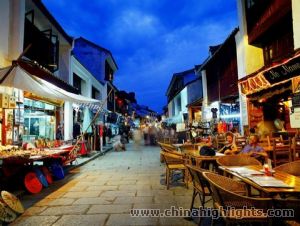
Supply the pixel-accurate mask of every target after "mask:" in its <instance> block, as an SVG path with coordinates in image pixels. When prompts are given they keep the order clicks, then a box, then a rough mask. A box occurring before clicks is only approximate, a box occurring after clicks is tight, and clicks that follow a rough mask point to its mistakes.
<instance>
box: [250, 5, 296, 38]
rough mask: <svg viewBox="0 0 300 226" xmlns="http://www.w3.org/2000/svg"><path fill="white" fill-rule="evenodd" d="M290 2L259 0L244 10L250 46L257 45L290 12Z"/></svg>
mask: <svg viewBox="0 0 300 226" xmlns="http://www.w3.org/2000/svg"><path fill="white" fill-rule="evenodd" d="M291 8H292V4H291V0H260V1H256V2H255V4H254V5H252V6H251V7H250V8H247V9H246V16H247V30H248V38H249V43H250V44H257V43H259V38H260V37H261V36H263V35H264V33H265V32H266V31H267V30H268V29H269V28H270V27H271V26H272V25H274V24H276V23H277V22H278V21H279V20H280V19H282V18H283V17H285V16H286V15H287V13H289V12H290V11H291Z"/></svg>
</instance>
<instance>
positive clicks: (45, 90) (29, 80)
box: [0, 64, 100, 104]
mask: <svg viewBox="0 0 300 226" xmlns="http://www.w3.org/2000/svg"><path fill="white" fill-rule="evenodd" d="M9 70H10V67H7V68H3V69H0V81H2V79H4V80H3V81H2V83H1V84H0V85H2V86H8V87H13V88H18V89H21V90H24V91H27V92H31V93H34V94H36V95H39V96H42V97H46V98H50V99H54V100H59V101H69V102H72V103H94V104H96V103H100V100H95V99H91V98H88V97H84V96H82V95H78V94H74V93H71V92H68V91H65V90H63V89H62V88H59V87H58V86H55V85H53V84H52V83H50V82H47V81H46V80H44V79H41V78H38V77H37V76H35V75H32V74H29V73H28V72H27V71H26V70H25V69H23V68H22V67H21V66H20V65H18V64H17V65H15V66H13V69H12V70H11V71H10V72H9ZM7 72H9V74H8V76H7V77H5V78H4V76H5V75H6V74H7Z"/></svg>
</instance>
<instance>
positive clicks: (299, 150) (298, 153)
mask: <svg viewBox="0 0 300 226" xmlns="http://www.w3.org/2000/svg"><path fill="white" fill-rule="evenodd" d="M292 148H293V160H294V161H296V160H300V138H297V137H293V140H292Z"/></svg>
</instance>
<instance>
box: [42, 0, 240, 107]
mask: <svg viewBox="0 0 300 226" xmlns="http://www.w3.org/2000/svg"><path fill="white" fill-rule="evenodd" d="M43 2H44V3H45V4H46V6H47V7H48V8H49V10H50V11H51V13H53V15H54V17H55V18H57V19H58V21H59V22H60V23H61V25H62V26H63V27H64V28H65V30H66V31H67V32H68V33H69V34H71V35H73V36H83V37H85V38H87V39H89V40H91V41H93V42H95V43H96V44H99V45H101V46H103V47H105V48H107V49H109V50H111V52H112V54H113V56H114V58H115V59H116V62H117V64H118V66H119V71H118V72H117V73H116V76H115V78H116V79H115V84H116V86H117V87H118V88H119V89H123V90H126V91H134V92H136V96H137V99H138V101H139V102H140V103H141V104H144V105H149V106H150V107H152V108H153V109H154V110H157V111H161V109H162V107H163V105H164V104H166V97H165V92H166V89H167V87H168V84H169V82H170V80H171V77H172V75H173V73H176V72H180V71H184V70H187V69H191V68H193V67H194V65H195V64H201V63H202V62H203V61H204V60H205V59H206V57H207V56H208V47H209V46H210V45H217V44H220V43H222V42H223V41H224V40H225V39H226V37H227V36H228V35H229V34H230V33H231V31H232V30H233V28H234V27H236V26H237V15H236V14H237V13H236V3H235V2H236V0H228V1H223V0H216V1H213V2H211V1H203V0H202V1H201V0H189V1H186V0H176V1H172V0H160V1H153V0H128V1H124V0H101V1H99V0H90V1H89V4H87V2H86V1H85V0H73V1H72V3H71V4H70V2H69V1H67V0H61V1H51V0H43ZM63 6H64V7H63Z"/></svg>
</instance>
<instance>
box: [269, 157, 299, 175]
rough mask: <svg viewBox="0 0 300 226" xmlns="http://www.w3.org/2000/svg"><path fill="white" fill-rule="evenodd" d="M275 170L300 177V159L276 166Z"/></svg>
mask: <svg viewBox="0 0 300 226" xmlns="http://www.w3.org/2000/svg"><path fill="white" fill-rule="evenodd" d="M274 170H275V171H282V172H285V173H288V174H291V175H294V176H296V177H300V160H298V161H294V162H289V163H286V164H282V165H280V166H277V167H275V168H274Z"/></svg>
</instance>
